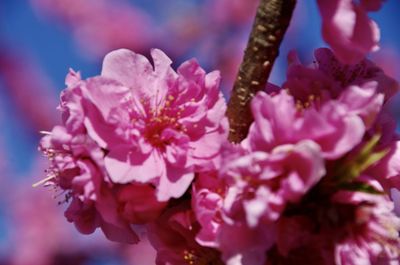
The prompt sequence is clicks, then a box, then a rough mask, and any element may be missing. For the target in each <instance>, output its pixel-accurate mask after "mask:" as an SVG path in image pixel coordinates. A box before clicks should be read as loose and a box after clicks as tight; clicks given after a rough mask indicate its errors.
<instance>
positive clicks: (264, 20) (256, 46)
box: [227, 0, 296, 143]
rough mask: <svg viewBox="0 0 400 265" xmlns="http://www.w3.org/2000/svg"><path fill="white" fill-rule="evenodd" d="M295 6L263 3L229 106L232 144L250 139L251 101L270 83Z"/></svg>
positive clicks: (287, 0)
mask: <svg viewBox="0 0 400 265" xmlns="http://www.w3.org/2000/svg"><path fill="white" fill-rule="evenodd" d="M295 5H296V0H260V4H259V6H258V9H257V13H256V17H255V21H254V24H253V28H252V30H251V34H250V38H249V41H248V43H247V47H246V49H245V52H244V57H243V61H242V63H241V65H240V69H239V73H238V76H237V78H236V81H235V84H234V87H233V90H232V95H231V98H230V100H229V103H228V110H227V117H228V119H229V124H230V131H229V140H230V141H231V142H234V143H238V142H240V141H241V140H243V139H244V138H245V137H246V136H247V133H248V130H249V127H250V124H251V123H252V121H253V117H252V114H251V111H250V101H251V99H252V98H253V97H254V95H255V94H256V93H257V92H258V91H260V90H263V89H264V88H265V86H266V84H267V80H268V78H269V75H270V73H271V69H272V66H273V64H274V62H275V59H276V57H277V56H278V54H279V46H280V44H281V42H282V39H283V36H284V34H285V32H286V30H287V28H288V26H289V23H290V19H291V17H292V14H293V10H294V8H295Z"/></svg>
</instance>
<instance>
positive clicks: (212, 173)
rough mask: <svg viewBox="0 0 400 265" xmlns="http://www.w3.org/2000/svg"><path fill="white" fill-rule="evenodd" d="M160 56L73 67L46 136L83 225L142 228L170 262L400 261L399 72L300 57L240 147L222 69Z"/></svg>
mask: <svg viewBox="0 0 400 265" xmlns="http://www.w3.org/2000/svg"><path fill="white" fill-rule="evenodd" d="M151 56H152V59H153V63H150V62H149V61H148V59H147V58H146V57H144V56H142V55H140V54H136V53H134V52H132V51H129V50H125V49H121V50H116V51H113V52H111V53H109V54H108V55H107V56H106V57H105V59H104V61H103V67H102V72H101V75H99V76H95V77H92V78H88V79H86V80H84V79H81V76H80V74H79V73H77V72H74V71H73V70H71V71H70V73H69V74H68V76H67V78H66V85H67V88H66V89H65V90H64V91H63V92H62V95H61V103H60V106H59V110H60V111H61V113H62V125H58V126H56V127H54V128H53V130H52V131H51V132H47V133H46V135H45V136H44V137H43V138H42V140H41V142H40V150H41V151H42V152H43V154H44V155H46V156H47V157H48V158H49V160H50V167H49V169H48V171H47V173H48V177H47V178H46V179H45V180H44V181H45V183H46V185H53V186H56V187H57V188H58V189H61V190H63V191H64V192H65V200H63V201H61V203H68V208H67V210H66V211H65V216H66V218H67V220H68V221H70V222H73V223H74V224H75V226H76V227H77V229H78V230H79V231H80V232H82V233H85V234H89V233H92V232H93V231H94V230H95V229H96V228H100V229H101V230H102V231H103V232H104V234H105V236H106V237H107V238H108V239H110V240H113V241H118V242H123V243H137V242H138V241H139V237H138V235H137V232H136V230H137V229H138V227H139V226H142V225H144V227H145V229H146V230H147V233H148V236H149V239H150V242H151V243H152V245H153V247H154V248H155V249H156V251H157V258H156V263H157V264H160V265H161V264H172V265H176V264H178V265H179V264H182V265H183V264H193V265H196V264H200V265H201V264H231V265H236V264H238V265H240V264H243V265H265V264H340V265H347V264H349V265H350V264H400V251H399V250H400V240H399V231H400V218H399V217H397V216H396V215H395V213H394V212H393V209H394V204H393V201H392V199H391V197H390V190H391V189H400V180H399V173H400V166H399V164H400V161H399V159H400V156H399V152H400V142H399V137H398V135H397V134H396V132H395V127H396V124H395V121H394V119H393V118H392V117H391V115H390V113H389V110H388V107H387V106H388V102H389V101H390V99H391V98H392V97H393V95H395V93H396V92H397V91H398V89H399V85H398V83H397V82H396V81H395V80H393V79H392V78H390V77H388V76H387V75H385V73H384V72H383V71H382V70H381V69H379V68H378V67H377V66H376V65H375V64H374V63H373V62H371V61H369V60H367V59H364V60H362V61H361V62H359V63H358V64H354V65H346V64H343V63H341V61H339V59H337V57H336V56H335V55H334V54H333V52H332V51H331V50H329V49H326V48H322V49H318V50H316V51H315V61H314V63H313V64H312V65H310V66H305V65H303V64H302V63H301V62H300V61H299V59H298V58H297V55H296V53H295V52H292V53H291V54H289V56H288V61H289V69H288V72H287V79H286V81H285V82H284V84H283V85H282V87H278V86H275V85H272V84H269V85H268V86H267V88H266V90H265V91H261V92H259V93H258V94H257V95H256V96H255V97H254V99H253V100H252V102H251V110H252V113H253V116H254V122H253V123H252V125H251V127H250V130H249V133H248V136H247V137H246V138H245V139H244V140H243V141H242V142H241V143H239V144H232V143H229V142H228V140H227V134H228V122H227V119H226V117H225V111H226V102H225V99H224V98H223V96H222V94H221V92H220V91H219V82H220V75H219V72H217V71H214V72H211V73H206V72H205V71H204V70H203V69H202V68H201V67H200V66H199V64H198V63H197V62H196V61H195V60H189V61H186V62H184V63H183V64H182V65H181V66H179V67H178V69H177V71H174V70H173V69H172V67H171V63H172V62H171V60H170V59H169V58H168V57H167V56H166V55H165V54H164V53H163V52H162V51H160V50H157V49H154V50H152V51H151Z"/></svg>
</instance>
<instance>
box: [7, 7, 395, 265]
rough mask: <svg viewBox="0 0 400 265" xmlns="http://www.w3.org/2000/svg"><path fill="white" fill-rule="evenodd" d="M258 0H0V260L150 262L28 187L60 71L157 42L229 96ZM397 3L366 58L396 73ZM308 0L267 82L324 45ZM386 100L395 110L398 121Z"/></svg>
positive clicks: (52, 116) (51, 195) (31, 263)
mask: <svg viewBox="0 0 400 265" xmlns="http://www.w3.org/2000/svg"><path fill="white" fill-rule="evenodd" d="M257 3H258V0H0V128H1V129H0V265H5V264H11V265H63V264H66V265H67V264H68V265H80V264H82V265H83V264H84V265H92V264H93V265H99V264H100V265H103V264H107V265H111V264H113V265H114V264H115V265H120V264H121V265H122V264H133V265H151V264H154V251H153V250H152V249H151V248H150V247H149V245H148V242H147V241H146V240H145V238H144V240H143V243H141V244H140V245H139V246H136V247H134V248H132V247H131V246H123V245H120V244H115V243H111V242H108V241H107V240H106V239H104V237H103V236H102V235H101V234H100V233H94V234H93V235H79V234H78V233H77V232H76V231H75V229H74V227H73V225H72V224H69V223H68V222H67V221H66V220H65V218H64V216H63V210H64V208H65V206H66V205H63V204H62V203H61V204H59V203H58V202H59V199H58V196H60V195H59V194H57V191H53V190H50V189H45V188H43V187H39V188H32V184H33V183H35V182H37V181H39V180H40V179H42V178H44V177H45V172H44V170H45V169H46V161H45V160H44V159H43V158H42V157H41V156H40V154H39V153H38V152H37V145H38V141H39V139H40V133H39V132H40V131H41V130H50V129H51V128H52V126H54V125H55V124H58V123H59V122H60V117H59V116H60V115H59V113H58V112H57V110H56V107H57V105H58V98H59V93H60V91H61V90H62V89H63V88H64V78H65V75H66V73H67V72H68V69H69V68H70V67H71V68H73V69H74V70H79V71H80V72H81V74H82V76H83V77H85V78H86V77H90V76H93V75H97V74H99V72H100V69H101V62H102V59H103V57H104V55H105V54H106V53H107V52H108V51H111V50H114V49H118V48H129V49H132V50H134V51H135V52H139V53H143V54H146V55H148V54H149V50H150V49H151V48H161V49H162V50H164V51H165V52H166V53H167V54H168V55H169V56H170V57H171V58H172V60H173V61H174V66H178V65H179V64H180V63H182V62H183V61H184V60H187V59H189V58H192V57H196V58H197V60H198V61H199V62H200V63H201V65H202V66H203V67H204V68H205V69H206V70H207V71H211V70H215V69H218V70H220V71H221V72H222V78H223V82H222V87H221V89H222V90H223V92H224V94H225V95H226V96H227V97H228V96H229V91H230V89H231V87H232V84H233V79H234V76H235V75H236V72H237V69H238V64H239V62H240V60H241V56H242V53H243V49H244V46H245V44H246V41H247V37H248V33H249V29H250V26H251V22H252V18H253V14H254V10H255V8H256V5H257ZM399 11H400V2H399V1H398V0H388V1H387V2H386V4H385V5H384V8H383V9H382V10H381V11H380V12H378V13H376V14H371V17H373V18H374V19H375V20H376V21H377V22H378V24H379V25H380V28H381V34H382V42H381V50H380V51H379V52H377V53H374V54H373V55H371V58H372V59H373V60H374V61H375V62H376V63H377V64H379V65H380V66H381V67H382V68H383V69H384V70H385V71H386V73H387V74H388V75H390V76H392V77H394V78H396V79H397V80H399V79H400V29H399V25H400V18H399V15H398V14H399ZM320 27H321V25H320V17H319V13H318V9H317V7H316V1H314V0H299V1H298V5H297V7H296V10H295V14H294V18H293V21H292V23H291V26H290V28H289V30H288V33H287V35H286V37H285V41H284V43H283V45H282V47H281V51H280V52H281V55H280V57H279V58H278V61H277V63H276V64H275V66H274V69H273V74H272V76H271V78H270V82H273V83H275V84H281V83H282V81H283V80H284V78H285V71H286V54H287V53H288V51H289V50H291V49H296V50H297V51H298V52H299V55H300V58H301V59H302V60H303V61H304V62H311V61H312V55H313V50H314V49H316V48H318V47H322V46H326V44H325V43H324V42H323V40H322V39H321V34H320ZM396 102H400V101H399V100H398V99H396V100H395V101H394V104H393V112H395V113H396V115H397V117H400V106H396V105H397V104H396Z"/></svg>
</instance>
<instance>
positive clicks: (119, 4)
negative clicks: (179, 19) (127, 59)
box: [31, 0, 158, 57]
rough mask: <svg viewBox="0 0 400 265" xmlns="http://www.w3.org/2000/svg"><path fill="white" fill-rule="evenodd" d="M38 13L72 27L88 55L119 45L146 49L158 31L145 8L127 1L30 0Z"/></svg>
mask: <svg viewBox="0 0 400 265" xmlns="http://www.w3.org/2000/svg"><path fill="white" fill-rule="evenodd" d="M31 3H32V5H33V7H34V8H36V9H37V10H38V11H39V14H44V15H48V16H50V17H53V18H55V19H57V20H59V21H61V22H63V23H65V24H66V25H67V26H68V27H70V28H71V30H72V32H73V34H74V36H75V41H76V42H77V43H78V44H79V45H81V46H82V47H83V48H84V50H85V53H84V54H85V55H88V54H89V55H92V56H95V57H101V56H103V54H105V53H107V52H109V51H111V50H113V49H117V48H122V47H126V48H130V49H133V50H136V51H144V50H147V49H148V47H149V46H151V43H153V41H154V39H155V38H156V36H157V34H158V33H157V30H156V28H155V27H154V26H153V25H152V21H151V19H150V17H149V16H147V15H146V14H145V13H144V11H142V10H140V9H139V8H137V7H135V6H134V5H132V4H129V3H128V2H127V1H113V2H112V3H111V2H109V1H107V0H85V1H80V0H68V1H65V0H31Z"/></svg>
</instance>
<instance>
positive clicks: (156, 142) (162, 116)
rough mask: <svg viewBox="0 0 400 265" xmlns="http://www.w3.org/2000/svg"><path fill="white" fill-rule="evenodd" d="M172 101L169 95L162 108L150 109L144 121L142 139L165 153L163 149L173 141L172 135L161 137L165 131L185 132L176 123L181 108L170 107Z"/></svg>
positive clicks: (172, 98) (182, 127)
mask: <svg viewBox="0 0 400 265" xmlns="http://www.w3.org/2000/svg"><path fill="white" fill-rule="evenodd" d="M174 100H175V98H174V97H173V96H171V95H169V96H168V97H167V99H166V101H165V103H164V106H161V107H160V106H157V107H156V108H153V109H151V110H150V111H149V112H148V114H149V115H148V118H147V119H146V120H145V122H146V124H145V128H146V129H145V132H144V137H145V139H146V141H147V142H148V143H150V144H151V145H152V146H154V147H155V148H158V149H160V150H162V151H165V147H166V146H167V145H169V144H171V142H172V141H173V136H172V135H167V136H166V135H163V133H164V131H165V130H166V129H172V130H174V131H178V132H186V128H185V127H184V126H182V125H181V124H180V123H179V122H178V119H179V118H180V117H181V114H182V108H176V107H173V106H171V105H172V103H173V101H174Z"/></svg>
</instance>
